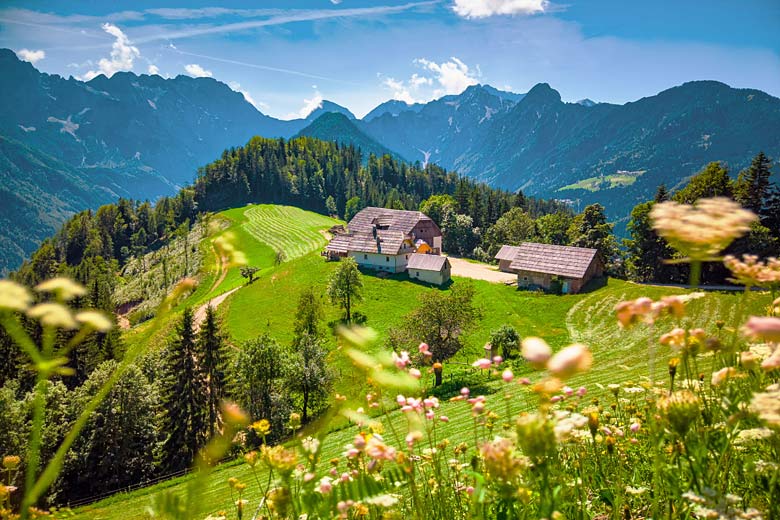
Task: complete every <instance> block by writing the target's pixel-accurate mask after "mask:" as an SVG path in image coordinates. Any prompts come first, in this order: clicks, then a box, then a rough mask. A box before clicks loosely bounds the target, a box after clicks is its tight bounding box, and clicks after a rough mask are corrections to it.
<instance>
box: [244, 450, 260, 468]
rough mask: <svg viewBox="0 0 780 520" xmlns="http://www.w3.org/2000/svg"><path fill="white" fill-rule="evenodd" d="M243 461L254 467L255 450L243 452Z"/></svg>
mask: <svg viewBox="0 0 780 520" xmlns="http://www.w3.org/2000/svg"><path fill="white" fill-rule="evenodd" d="M244 462H246V463H247V464H248V465H249V467H250V468H254V467H255V465H256V464H257V452H256V451H250V452H247V453H245V454H244Z"/></svg>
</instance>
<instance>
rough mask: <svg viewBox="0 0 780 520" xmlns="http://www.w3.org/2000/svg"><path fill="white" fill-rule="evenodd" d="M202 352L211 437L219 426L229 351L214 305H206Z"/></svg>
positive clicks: (202, 329) (201, 336)
mask: <svg viewBox="0 0 780 520" xmlns="http://www.w3.org/2000/svg"><path fill="white" fill-rule="evenodd" d="M198 343H199V346H200V352H201V354H202V356H203V363H202V365H203V376H204V378H205V382H206V385H207V386H208V392H207V399H206V401H207V406H206V422H207V425H208V434H209V437H213V436H214V433H215V430H216V429H217V428H218V426H219V419H220V418H219V403H220V401H221V400H222V398H223V397H224V395H225V386H226V384H227V382H226V376H225V364H226V363H227V358H228V353H227V351H226V344H225V340H224V338H223V337H222V333H221V331H220V330H219V322H218V320H217V313H216V311H215V310H214V307H212V306H211V305H209V306H208V307H206V319H205V321H204V323H203V327H202V328H201V329H200V333H199V335H198Z"/></svg>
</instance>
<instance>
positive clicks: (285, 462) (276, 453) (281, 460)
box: [260, 445, 298, 475]
mask: <svg viewBox="0 0 780 520" xmlns="http://www.w3.org/2000/svg"><path fill="white" fill-rule="evenodd" d="M260 454H261V457H262V459H263V462H264V463H265V464H266V465H267V466H268V467H269V468H271V469H275V470H277V471H278V472H279V473H281V474H283V475H284V474H288V475H289V474H290V473H292V471H293V470H294V469H295V466H296V465H297V464H298V457H297V456H296V454H295V452H294V451H293V450H288V449H286V448H285V447H284V446H274V447H268V446H265V445H264V446H263V447H262V448H260Z"/></svg>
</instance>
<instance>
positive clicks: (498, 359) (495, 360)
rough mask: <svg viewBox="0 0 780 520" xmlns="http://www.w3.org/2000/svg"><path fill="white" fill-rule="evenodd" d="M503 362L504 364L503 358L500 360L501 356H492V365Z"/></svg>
mask: <svg viewBox="0 0 780 520" xmlns="http://www.w3.org/2000/svg"><path fill="white" fill-rule="evenodd" d="M503 362H504V358H502V357H501V356H493V364H494V365H500V364H501V363H503Z"/></svg>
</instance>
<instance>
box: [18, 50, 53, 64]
mask: <svg viewBox="0 0 780 520" xmlns="http://www.w3.org/2000/svg"><path fill="white" fill-rule="evenodd" d="M16 55H17V56H19V59H22V60H24V61H29V62H30V63H33V64H35V63H37V62H39V61H41V60H42V59H43V58H45V57H46V53H45V52H44V51H43V50H39V51H32V50H30V49H19V50H18V51H17V52H16Z"/></svg>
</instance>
